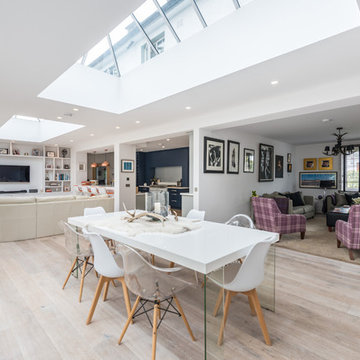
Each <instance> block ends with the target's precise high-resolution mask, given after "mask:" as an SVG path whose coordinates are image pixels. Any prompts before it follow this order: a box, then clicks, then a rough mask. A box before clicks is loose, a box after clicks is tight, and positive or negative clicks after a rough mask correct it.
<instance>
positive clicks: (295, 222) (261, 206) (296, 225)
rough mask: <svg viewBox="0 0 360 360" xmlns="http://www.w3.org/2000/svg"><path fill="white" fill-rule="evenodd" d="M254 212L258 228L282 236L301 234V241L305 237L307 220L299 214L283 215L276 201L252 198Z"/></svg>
mask: <svg viewBox="0 0 360 360" xmlns="http://www.w3.org/2000/svg"><path fill="white" fill-rule="evenodd" d="M251 201H252V206H253V210H254V219H255V223H256V228H257V229H259V230H265V231H272V232H276V233H279V234H280V237H281V235H282V234H291V233H295V232H300V237H301V239H304V237H305V231H306V218H305V216H304V215H299V214H282V213H281V211H280V210H279V208H278V206H277V205H276V201H275V200H274V199H269V198H262V197H253V198H251Z"/></svg>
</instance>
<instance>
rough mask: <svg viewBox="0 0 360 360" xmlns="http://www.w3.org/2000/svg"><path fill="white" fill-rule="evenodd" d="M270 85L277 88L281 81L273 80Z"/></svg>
mask: <svg viewBox="0 0 360 360" xmlns="http://www.w3.org/2000/svg"><path fill="white" fill-rule="evenodd" d="M270 84H271V85H273V86H275V85H277V84H279V80H273V81H271V82H270Z"/></svg>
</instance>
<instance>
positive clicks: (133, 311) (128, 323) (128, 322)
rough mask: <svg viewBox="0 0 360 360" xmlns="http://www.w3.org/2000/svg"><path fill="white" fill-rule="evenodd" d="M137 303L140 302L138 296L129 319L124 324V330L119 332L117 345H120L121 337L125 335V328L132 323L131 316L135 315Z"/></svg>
mask: <svg viewBox="0 0 360 360" xmlns="http://www.w3.org/2000/svg"><path fill="white" fill-rule="evenodd" d="M139 301H140V296H138V297H137V298H136V300H135V304H134V306H133V308H132V310H131V312H130V314H129V317H128V319H127V321H126V323H125V326H124V328H123V331H122V332H121V335H120V338H119V341H118V344H119V345H120V344H121V341H122V339H123V337H124V335H125V333H126V330H127V328H128V327H129V325H130V322H131V321H132V317H133V315H134V314H135V311H136V308H137V307H138V305H139Z"/></svg>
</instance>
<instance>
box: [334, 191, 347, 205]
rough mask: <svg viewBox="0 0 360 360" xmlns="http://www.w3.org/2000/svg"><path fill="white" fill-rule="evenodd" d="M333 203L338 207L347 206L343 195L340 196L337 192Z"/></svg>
mask: <svg viewBox="0 0 360 360" xmlns="http://www.w3.org/2000/svg"><path fill="white" fill-rule="evenodd" d="M335 202H336V205H335V206H338V207H340V206H344V205H348V201H347V200H346V196H345V194H340V193H338V192H336V193H335Z"/></svg>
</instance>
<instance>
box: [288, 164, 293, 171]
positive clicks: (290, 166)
mask: <svg viewBox="0 0 360 360" xmlns="http://www.w3.org/2000/svg"><path fill="white" fill-rule="evenodd" d="M287 172H288V173H291V172H292V164H287Z"/></svg>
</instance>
